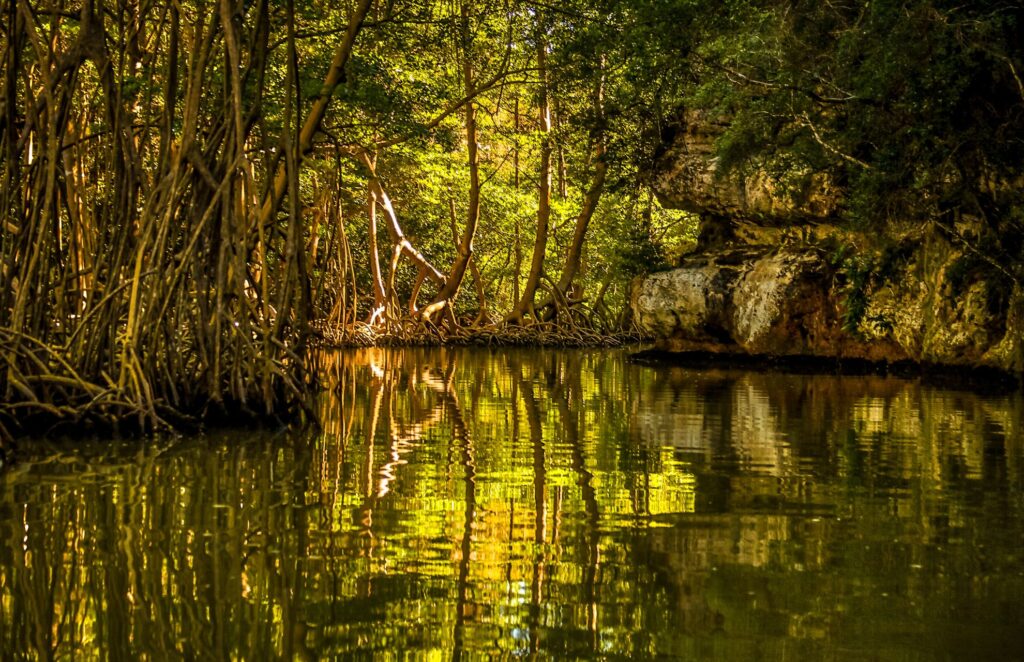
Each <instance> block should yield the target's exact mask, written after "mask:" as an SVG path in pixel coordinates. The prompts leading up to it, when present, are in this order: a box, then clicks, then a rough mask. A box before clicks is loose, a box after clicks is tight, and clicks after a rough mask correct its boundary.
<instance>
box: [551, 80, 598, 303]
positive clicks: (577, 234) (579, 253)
mask: <svg viewBox="0 0 1024 662" xmlns="http://www.w3.org/2000/svg"><path fill="white" fill-rule="evenodd" d="M594 115H595V120H596V122H597V127H596V129H595V130H594V145H593V150H594V159H593V163H594V175H593V178H592V179H591V182H590V187H589V188H588V189H587V193H586V195H585V196H584V198H583V205H582V206H581V207H580V212H579V214H578V215H577V216H576V224H575V226H574V228H573V233H572V241H571V242H570V243H569V250H568V252H567V253H566V256H565V262H564V264H563V265H562V275H561V277H560V278H559V279H558V282H557V283H556V284H555V291H554V292H553V295H554V296H553V298H552V299H549V300H548V301H547V302H546V303H545V304H544V305H543V306H542V307H543V308H547V311H546V313H545V315H544V318H545V319H548V320H550V319H552V318H553V317H554V316H555V315H556V314H557V313H558V308H559V307H560V306H561V305H562V304H563V303H564V304H569V305H571V304H572V303H573V302H572V301H571V297H570V296H569V293H570V292H569V291H570V288H571V287H572V283H573V280H574V279H575V278H576V274H578V273H579V270H580V266H581V263H582V257H583V245H584V242H585V241H586V237H587V229H588V228H589V227H590V221H591V219H592V218H593V217H594V212H595V211H596V210H597V205H598V203H599V202H600V201H601V194H602V193H603V192H604V183H605V180H606V179H607V176H608V163H607V161H606V159H605V151H606V150H605V141H604V85H603V76H602V77H600V78H599V79H598V82H597V84H596V85H595V88H594ZM559 298H562V299H564V301H558V299H559Z"/></svg>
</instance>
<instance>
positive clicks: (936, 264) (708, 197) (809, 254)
mask: <svg viewBox="0 0 1024 662" xmlns="http://www.w3.org/2000/svg"><path fill="white" fill-rule="evenodd" d="M725 128H726V124H725V123H724V122H722V121H708V120H707V118H704V117H701V116H700V115H698V114H696V113H687V114H686V115H685V116H684V120H683V122H682V124H681V125H680V128H679V130H678V131H677V132H676V134H675V135H674V137H673V138H672V139H671V141H670V144H669V145H668V146H667V149H666V151H665V153H664V154H663V155H661V157H660V158H659V159H658V163H657V166H656V169H655V173H654V175H655V177H654V180H653V186H654V188H655V191H656V192H657V194H658V196H659V199H660V200H661V201H662V204H665V205H666V206H670V207H675V208H679V209H685V210H689V211H692V212H695V213H699V214H701V216H702V219H703V220H702V226H701V234H700V238H699V240H698V244H697V249H696V251H695V252H694V253H692V254H690V255H688V256H687V257H686V258H685V259H684V260H683V262H682V263H681V264H680V265H679V266H678V268H676V269H673V270H671V271H666V272H663V273H657V274H652V275H650V276H648V277H647V278H646V279H644V280H642V281H641V282H640V283H638V284H637V285H636V286H635V288H634V291H633V297H632V307H633V313H634V317H635V319H636V321H637V323H638V324H639V326H640V327H641V329H643V330H645V331H646V332H647V333H650V334H652V335H654V336H655V337H657V338H658V339H659V342H658V344H659V346H660V348H662V349H666V350H670V351H694V350H696V351H709V352H728V353H741V354H768V355H775V356H820V357H825V358H839V359H844V358H857V359H868V360H878V361H902V360H907V359H909V360H914V361H919V362H924V363H936V364H945V365H963V366H984V367H994V368H999V369H1003V370H1010V371H1016V372H1021V371H1022V369H1024V347H1022V344H1024V340H1022V337H1021V336H1022V333H1024V292H1022V289H1021V287H1020V286H1019V285H1016V286H1013V287H1012V288H1011V289H1012V291H1010V292H1008V293H1006V292H997V293H996V294H999V295H1000V296H998V297H996V300H998V301H1002V302H1004V303H1005V302H1006V301H1008V302H1009V303H1008V304H1006V305H1002V307H1000V306H999V305H996V306H993V303H992V302H993V288H999V287H1004V288H1005V287H1009V286H1007V285H1006V284H1005V283H1003V284H1001V285H1000V284H998V283H996V282H995V281H992V280H986V278H988V277H986V276H985V275H984V273H981V272H978V273H973V272H972V274H971V276H970V277H969V278H967V280H966V281H963V278H961V281H963V282H960V283H959V284H957V285H956V287H954V286H953V285H952V284H950V283H948V282H946V279H947V274H948V273H949V272H950V270H951V268H952V267H953V266H954V265H956V264H957V263H958V262H959V261H962V260H964V259H965V257H966V256H965V253H964V251H965V248H964V247H963V246H962V245H959V244H958V245H954V244H952V243H951V242H950V241H949V240H948V239H947V238H946V237H945V236H944V234H942V233H939V232H936V231H934V230H933V231H929V230H928V229H927V228H925V227H924V226H922V225H920V224H916V225H915V224H906V227H905V228H900V229H899V230H894V232H895V233H896V235H898V236H897V238H898V239H901V240H902V243H901V246H904V247H905V248H906V249H907V250H906V251H905V255H903V257H902V259H900V260H899V261H897V262H895V263H894V264H892V265H890V266H889V267H887V268H886V270H884V272H879V273H873V274H872V275H871V277H870V278H869V279H867V281H866V282H860V283H857V284H856V287H859V288H860V290H859V291H853V289H852V288H854V287H855V285H854V284H852V283H847V282H846V278H844V274H843V273H842V272H841V270H837V268H836V267H834V266H833V265H832V264H830V262H829V260H828V257H827V251H828V250H832V249H833V248H834V247H835V246H836V245H839V244H843V245H847V246H860V247H863V246H870V245H871V244H872V242H873V241H874V240H875V239H876V238H873V237H866V236H864V235H858V234H857V233H855V232H850V231H841V230H839V229H838V228H837V225H836V223H835V222H834V221H835V218H834V217H835V213H836V209H837V204H838V201H839V197H838V195H837V194H836V192H835V191H833V190H832V189H831V187H830V184H829V182H828V179H827V178H826V177H824V176H821V175H815V174H809V175H808V176H807V181H806V185H805V186H804V188H803V189H802V190H801V191H798V194H797V195H792V196H790V195H781V194H778V193H777V191H776V189H775V188H774V187H773V186H772V184H771V182H770V181H768V178H766V177H760V176H754V177H747V178H742V177H740V176H738V175H723V174H722V173H721V172H719V170H718V161H717V160H716V158H715V140H716V139H717V138H718V137H719V136H720V135H721V134H722V132H723V131H724V130H725ZM964 222H967V221H966V220H965V221H964ZM958 229H959V230H960V231H961V232H962V233H970V232H976V231H977V229H976V228H971V227H967V226H965V227H963V228H958ZM890 239H891V238H890ZM827 246H830V247H833V248H829V249H826V247H827ZM851 297H856V298H858V299H860V300H861V301H862V302H863V304H864V305H863V311H862V314H861V315H859V319H854V320H851V316H850V315H849V314H846V315H844V312H845V309H846V307H847V306H848V305H849V301H850V300H851ZM851 324H853V325H854V326H855V328H853V329H850V328H847V327H849V326H850V325H851Z"/></svg>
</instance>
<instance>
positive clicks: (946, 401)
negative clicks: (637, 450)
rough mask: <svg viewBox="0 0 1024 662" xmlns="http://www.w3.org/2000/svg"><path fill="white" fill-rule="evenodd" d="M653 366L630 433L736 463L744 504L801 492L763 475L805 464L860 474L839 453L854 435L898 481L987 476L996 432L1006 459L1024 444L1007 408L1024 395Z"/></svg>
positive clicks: (696, 456)
mask: <svg viewBox="0 0 1024 662" xmlns="http://www.w3.org/2000/svg"><path fill="white" fill-rule="evenodd" d="M653 372H654V375H655V378H654V379H652V380H650V382H648V388H647V391H646V392H645V393H644V395H643V397H642V398H641V400H640V402H641V405H640V407H639V408H638V409H637V410H636V412H635V414H634V416H633V418H632V430H631V434H632V436H633V437H634V438H636V439H637V440H638V441H640V442H642V443H644V444H646V445H648V446H651V447H666V446H670V447H672V448H674V449H675V450H676V452H678V453H683V454H684V457H686V458H688V459H690V460H694V461H698V462H703V463H712V462H716V461H718V460H720V459H727V460H728V461H729V462H731V463H737V464H736V465H735V466H736V467H737V469H738V470H740V471H739V472H738V473H737V474H736V476H735V477H734V478H733V479H732V482H731V489H732V497H733V498H740V499H741V500H748V499H749V500H751V501H755V500H759V499H764V498H769V499H778V498H796V497H797V496H799V495H798V494H797V493H793V494H789V495H787V494H785V491H784V490H783V491H781V492H780V491H779V490H780V485H782V484H780V483H778V482H776V481H773V480H768V481H763V480H762V478H765V477H768V476H772V477H787V476H796V475H798V474H799V473H800V472H801V471H803V470H804V469H805V468H806V462H807V461H812V462H813V463H814V466H816V467H817V468H816V470H817V471H821V472H823V473H825V474H832V473H837V472H840V473H841V472H844V471H852V470H854V469H853V468H852V467H849V466H845V465H843V464H842V463H841V462H839V463H837V458H836V456H835V453H836V452H838V451H837V449H838V448H844V447H847V446H848V441H849V439H850V435H854V438H855V439H856V440H857V444H856V448H857V452H865V453H870V454H873V455H876V456H877V457H878V461H881V462H883V463H884V465H885V466H886V467H887V471H890V472H891V474H892V475H893V476H894V477H900V478H909V477H911V476H916V475H918V474H921V473H924V474H925V475H930V476H933V477H934V479H935V480H938V481H940V482H941V481H944V480H946V479H947V478H948V477H946V476H943V474H942V471H943V467H946V468H948V466H949V465H950V463H951V462H952V463H954V464H955V465H957V467H958V469H957V472H956V473H957V475H965V476H969V477H981V476H982V475H983V469H984V467H983V464H984V460H985V445H986V440H990V439H991V438H992V435H997V436H998V437H1000V438H1002V439H1003V440H1005V443H1006V444H1007V445H1008V448H1007V450H1006V452H1005V454H1006V456H1007V457H1010V456H1016V454H1015V453H1014V452H1012V449H1011V448H1010V445H1011V444H1013V443H1019V441H1018V440H1019V437H1020V431H1021V423H1020V418H1019V417H1018V416H1014V415H1008V413H1007V412H1013V411H1016V412H1018V413H1019V411H1020V409H1021V405H1020V401H1021V398H1020V396H1019V394H1017V395H1007V396H1001V397H991V396H982V395H975V394H972V393H966V392H955V391H948V390H943V389H939V388H931V387H924V386H921V385H920V384H919V383H917V382H913V381H906V380H901V379H896V378H891V377H876V376H862V377H841V376H835V375H793V374H779V373H756V372H754V373H752V372H743V371H728V370H691V369H685V368H678V367H674V368H659V369H656V370H654V371H653ZM698 475H699V472H698ZM787 485H789V486H791V487H793V489H796V487H795V486H796V483H787ZM787 489H788V488H787ZM765 490H768V492H765ZM698 493H700V490H699V488H698ZM704 496H706V495H704Z"/></svg>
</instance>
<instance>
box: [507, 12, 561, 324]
mask: <svg viewBox="0 0 1024 662" xmlns="http://www.w3.org/2000/svg"><path fill="white" fill-rule="evenodd" d="M543 37H544V33H543V28H542V27H539V28H538V30H537V75H538V76H539V77H540V89H539V92H538V104H537V105H538V115H539V117H538V119H539V126H538V130H539V131H540V133H541V142H540V173H539V178H538V179H539V180H540V190H539V193H538V198H537V234H536V237H535V238H534V241H533V260H532V261H531V263H530V274H529V276H527V278H526V285H525V286H524V287H523V295H522V297H521V298H520V299H519V301H518V302H517V303H516V306H515V308H513V309H512V312H510V313H509V314H508V317H506V318H505V321H506V322H509V323H516V324H519V323H522V321H523V317H524V315H526V314H530V315H533V316H534V317H535V316H536V315H535V312H536V311H535V310H534V304H533V299H534V295H535V294H536V292H537V286H538V285H539V284H540V278H541V273H542V272H543V270H544V253H545V251H547V245H548V222H549V221H550V219H551V109H550V108H549V107H548V78H547V42H546V41H545V40H544V38H543Z"/></svg>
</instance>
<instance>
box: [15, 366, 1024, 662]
mask: <svg viewBox="0 0 1024 662" xmlns="http://www.w3.org/2000/svg"><path fill="white" fill-rule="evenodd" d="M323 363H324V366H323V374H324V377H325V379H326V381H327V382H328V384H329V385H330V386H331V387H332V388H331V389H330V390H328V391H327V392H326V393H325V394H324V395H323V397H322V400H321V401H320V402H319V411H320V415H321V418H322V429H321V430H320V431H319V432H317V433H296V436H292V433H288V434H286V435H274V434H264V433H255V434H254V433H252V432H249V431H236V432H222V433H216V434H211V435H210V436H209V437H207V438H202V439H193V440H184V441H182V440H162V441H158V442H153V443H148V444H146V445H143V446H137V445H128V446H125V447H121V450H119V451H118V450H111V449H110V447H109V445H107V444H106V443H104V444H100V445H96V446H92V447H90V446H88V445H87V446H85V447H79V448H77V449H76V450H74V451H71V452H68V453H62V454H58V455H57V456H55V457H50V458H47V457H44V458H42V459H41V460H39V461H34V460H33V459H32V458H26V462H25V463H23V464H21V465H18V466H17V467H15V468H14V469H13V470H12V471H11V472H9V473H6V474H4V475H3V477H2V479H0V494H2V495H3V497H2V499H3V500H2V504H0V532H2V533H3V535H2V536H0V623H3V625H4V627H3V628H0V650H7V651H16V652H22V653H24V656H25V657H40V658H46V657H51V658H70V657H91V656H100V655H106V656H109V657H110V658H112V659H138V658H141V657H144V656H146V655H151V656H153V657H167V656H174V655H178V656H181V657H183V658H186V659H274V658H285V659H293V658H296V657H298V658H313V659H315V658H317V657H331V656H338V657H345V656H352V655H356V654H361V655H366V654H369V653H371V652H372V653H373V654H376V655H378V656H379V657H381V658H382V659H398V658H400V657H401V655H402V654H404V655H416V654H421V655H423V656H429V655H436V656H439V657H450V656H451V654H452V653H453V651H456V650H458V651H462V652H466V653H471V654H472V655H479V656H484V655H506V656H513V655H520V654H522V655H526V654H529V653H530V651H531V650H532V651H535V652H536V653H537V654H538V655H539V656H543V655H550V656H553V657H592V656H599V655H600V656H621V657H635V658H641V657H653V656H663V657H673V658H678V657H687V656H688V655H690V654H697V653H699V652H700V651H702V650H705V649H706V646H707V642H708V641H714V642H715V646H716V649H715V650H716V651H719V653H720V654H721V655H722V656H724V657H726V658H729V659H739V658H751V657H756V655H758V654H764V653H765V651H767V652H768V653H770V654H771V656H773V657H774V656H776V655H775V654H776V653H779V656H781V653H782V651H783V650H784V651H786V652H787V654H791V653H792V651H794V650H798V651H801V653H800V655H801V657H803V658H808V659H822V658H825V659H828V658H831V657H834V656H835V655H833V653H836V652H837V651H844V650H850V647H851V646H853V645H854V644H856V645H859V646H860V648H859V649H858V650H863V651H867V654H869V655H870V654H871V653H873V652H874V651H875V649H874V648H865V646H867V645H868V644H865V643H864V641H863V633H864V632H865V631H871V632H875V631H876V630H875V629H873V628H875V627H876V626H877V622H876V621H874V620H873V619H874V618H876V614H878V613H884V614H886V617H887V618H891V622H892V623H893V624H894V629H893V631H892V632H889V631H886V632H881V633H879V634H878V637H877V639H873V640H872V642H869V644H870V646H877V647H878V649H880V650H885V651H886V652H887V653H891V652H892V651H894V650H895V651H903V650H910V651H911V652H912V653H913V654H915V655H917V654H919V653H920V651H921V650H922V646H924V647H925V649H927V646H929V645H931V644H930V643H929V641H928V640H927V639H928V637H929V636H930V635H931V634H932V633H933V632H934V629H935V628H948V627H949V625H948V623H949V619H948V613H949V612H948V610H949V609H950V605H952V604H955V605H957V608H958V609H965V610H966V609H970V610H971V613H972V615H973V618H976V619H978V620H977V622H984V621H986V620H987V619H996V620H999V622H1004V621H1003V620H1001V619H1005V618H1006V617H1007V614H1008V613H1009V614H1017V613H1019V612H1020V608H1021V607H1020V604H1021V603H1020V595H1021V594H1022V591H1024V580H1022V579H1021V578H1020V576H1019V573H1018V570H1019V562H1018V557H1019V550H1018V549H1017V546H1016V544H1015V541H1017V540H1019V539H1020V536H1021V535H1024V500H1022V499H1021V498H1020V497H1021V488H1022V485H1024V482H1022V480H1021V478H1022V476H1021V475H1020V473H1021V471H1020V468H1021V465H1020V463H1019V462H1017V458H1019V456H1020V454H1021V449H1020V448H1019V447H1015V446H1014V445H1013V444H1017V443H1018V442H1019V439H1020V434H1019V432H1020V430H1019V425H1020V422H1019V417H1018V416H1016V415H1015V414H1014V412H1015V411H1018V410H1019V408H1020V399H1019V396H1013V397H1012V398H1003V399H1000V398H990V399H982V398H977V397H973V396H970V395H968V394H964V393H962V392H958V393H955V394H951V393H946V392H943V391H938V390H933V389H928V388H926V387H924V388H922V387H920V386H919V385H910V386H908V387H907V388H905V389H899V388H896V390H895V391H894V385H893V383H892V382H891V380H882V381H878V382H874V381H872V380H868V379H857V380H851V381H843V380H842V378H837V377H834V376H814V377H805V376H793V375H777V374H776V375H749V374H733V373H724V372H722V371H709V372H695V371H690V370H681V369H666V370H649V369H640V368H636V367H631V366H629V365H627V364H626V363H625V362H624V361H623V360H622V357H621V355H618V354H610V355H609V354H597V353H574V354H567V353H554V352H546V351H520V352H517V351H510V352H504V353H500V354H492V353H490V352H487V351H455V350H443V349H440V350H439V349H410V350H398V351H395V350H391V351H388V350H376V349H375V350H361V351H355V352H348V353H344V354H341V355H337V356H328V357H325V358H324V361H323ZM837 393H840V394H841V395H840V396H838V397H837V396H836V394H837ZM922 411H927V412H929V416H928V417H925V418H922V417H921V412H922ZM949 421H956V424H955V425H950V424H949ZM895 438H898V439H900V440H901V443H892V440H893V439H895ZM995 439H999V440H1001V443H1002V444H1004V445H1005V452H1003V453H998V454H993V453H991V452H990V451H991V449H992V444H993V443H994V440H995ZM808 440H814V442H813V443H810V442H808ZM922 457H924V458H928V462H927V466H922V464H921V458H922ZM995 506H998V507H995ZM848 512H856V513H857V517H856V518H849V517H845V516H844V515H845V513H848ZM937 539H941V540H943V545H941V546H938V545H935V540H937ZM979 548H983V549H984V551H985V553H984V554H983V555H981V554H979V553H978V552H977V550H978V549H979ZM467 552H468V553H467ZM823 585H826V586H828V587H829V591H828V595H827V596H823V595H822V593H821V591H820V590H819V588H820V586H823ZM769 598H770V599H769ZM57 624H59V625H57ZM896 626H899V627H896ZM996 630H997V631H996V632H995V633H994V634H989V633H987V636H991V637H992V639H991V642H992V643H991V645H993V646H997V647H998V646H1003V648H1002V649H1001V650H1009V648H1006V646H1007V645H1008V644H1006V641H1016V640H1015V639H1012V637H1017V636H1019V633H1018V632H1017V631H1016V630H1015V629H1013V628H1007V629H1006V632H1005V633H1004V632H1003V631H1002V630H999V629H998V628H996ZM39 632H48V633H52V634H51V635H50V636H51V637H53V640H52V642H51V641H50V640H49V639H48V638H46V637H39V636H37V634H38V633H39ZM907 632H915V633H921V634H919V635H914V636H913V637H911V638H908V636H909V635H907ZM755 634H756V635H757V636H754V635H755ZM942 643H943V644H944V643H945V641H944V640H942ZM928 650H931V649H928ZM759 652H760V653H759ZM947 652H948V651H947V650H945V649H942V650H941V651H936V654H937V655H939V654H946V653H947Z"/></svg>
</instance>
